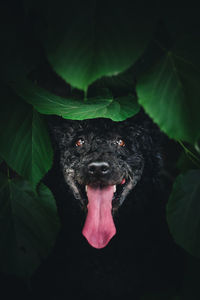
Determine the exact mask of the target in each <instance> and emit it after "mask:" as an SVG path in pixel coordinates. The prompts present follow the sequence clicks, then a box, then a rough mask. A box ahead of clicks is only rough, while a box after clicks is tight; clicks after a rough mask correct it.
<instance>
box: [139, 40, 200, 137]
mask: <svg viewBox="0 0 200 300" xmlns="http://www.w3.org/2000/svg"><path fill="white" fill-rule="evenodd" d="M199 52H200V39H197V38H191V37H185V38H184V39H182V40H180V41H178V42H177V44H176V45H175V46H174V47H173V49H172V50H171V51H168V52H167V51H164V57H163V58H162V60H161V61H160V63H158V64H156V65H155V66H154V67H153V68H151V69H150V70H149V72H148V73H146V74H144V75H143V76H141V78H140V79H139V81H138V86H137V92H138V96H139V103H140V104H141V105H142V106H143V107H144V109H145V110H146V112H147V113H148V114H149V115H150V116H151V117H152V118H153V120H154V121H155V122H156V123H157V124H158V125H159V126H160V128H161V130H163V131H164V132H165V133H166V134H167V135H168V136H169V137H171V138H174V139H176V140H184V141H187V142H190V143H194V142H195V141H196V139H197V137H199V132H200V121H199V111H200V101H199V99H200V85H199V82H200V58H199Z"/></svg>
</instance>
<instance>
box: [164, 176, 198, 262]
mask: <svg viewBox="0 0 200 300" xmlns="http://www.w3.org/2000/svg"><path fill="white" fill-rule="evenodd" d="M199 199H200V170H190V171H188V172H187V173H185V174H184V175H182V174H181V175H180V176H178V178H177V179H176V181H175V183H174V186H173V191H172V194H171V196H170V199H169V202H168V205H167V220H168V224H169V228H170V231H171V233H172V235H173V237H174V239H175V241H176V243H177V244H178V245H180V246H181V247H183V248H184V249H185V250H186V251H188V252H189V253H190V254H192V255H194V256H196V257H200V213H199V212H200V201H199Z"/></svg>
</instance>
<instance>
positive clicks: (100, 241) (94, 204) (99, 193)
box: [82, 178, 127, 249]
mask: <svg viewBox="0 0 200 300" xmlns="http://www.w3.org/2000/svg"><path fill="white" fill-rule="evenodd" d="M126 184H127V180H126V179H125V178H123V179H122V181H121V183H120V184H117V185H107V186H105V185H100V184H92V185H89V184H88V185H86V186H85V193H86V196H87V200H88V203H87V217H86V220H85V224H84V227H83V230H82V233H83V235H84V237H85V238H86V239H87V241H88V242H89V244H90V245H91V246H93V247H94V248H97V249H101V248H104V247H105V246H106V245H107V244H108V243H109V241H110V240H111V239H112V238H113V236H114V235H115V234H116V228H115V224H114V221H113V217H112V212H113V210H114V208H115V207H117V206H118V205H117V204H118V203H119V202H120V198H121V196H122V194H123V191H124V189H125V187H126Z"/></svg>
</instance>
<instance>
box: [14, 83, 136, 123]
mask: <svg viewBox="0 0 200 300" xmlns="http://www.w3.org/2000/svg"><path fill="white" fill-rule="evenodd" d="M13 88H14V89H15V91H16V93H17V94H18V95H19V96H20V97H21V98H23V99H24V100H25V101H27V102H28V103H30V104H32V105H33V106H34V108H35V109H36V110H37V111H39V112H40V113H42V114H55V115H59V116H62V117H63V118H66V119H73V120H84V119H92V118H99V117H101V118H110V119H112V120H113V121H123V120H125V119H126V118H128V117H131V116H133V115H135V114H136V113H137V112H138V111H139V105H138V103H137V100H136V97H135V96H134V95H130V96H127V97H120V98H117V99H113V98H111V96H110V95H109V96H108V97H109V98H105V99H104V98H95V99H87V101H81V100H80V101H78V100H74V99H65V98H61V97H59V96H57V95H54V94H52V93H50V92H48V91H47V90H45V89H42V88H40V87H38V86H36V85H34V84H33V83H31V82H29V81H24V82H23V83H21V84H17V85H15V86H14V85H13Z"/></svg>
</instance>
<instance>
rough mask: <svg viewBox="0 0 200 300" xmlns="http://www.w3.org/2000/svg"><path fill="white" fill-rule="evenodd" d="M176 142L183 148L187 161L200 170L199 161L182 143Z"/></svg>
mask: <svg viewBox="0 0 200 300" xmlns="http://www.w3.org/2000/svg"><path fill="white" fill-rule="evenodd" d="M178 142H179V144H180V145H181V146H182V147H183V149H184V151H185V154H186V155H187V156H188V157H189V159H190V160H191V161H192V162H193V163H194V164H195V165H196V166H197V167H199V168H200V159H199V158H198V157H197V156H196V155H195V154H194V153H193V152H192V151H191V150H190V149H188V148H187V147H186V146H185V145H184V144H183V142H182V141H180V140H179V141H178Z"/></svg>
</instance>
